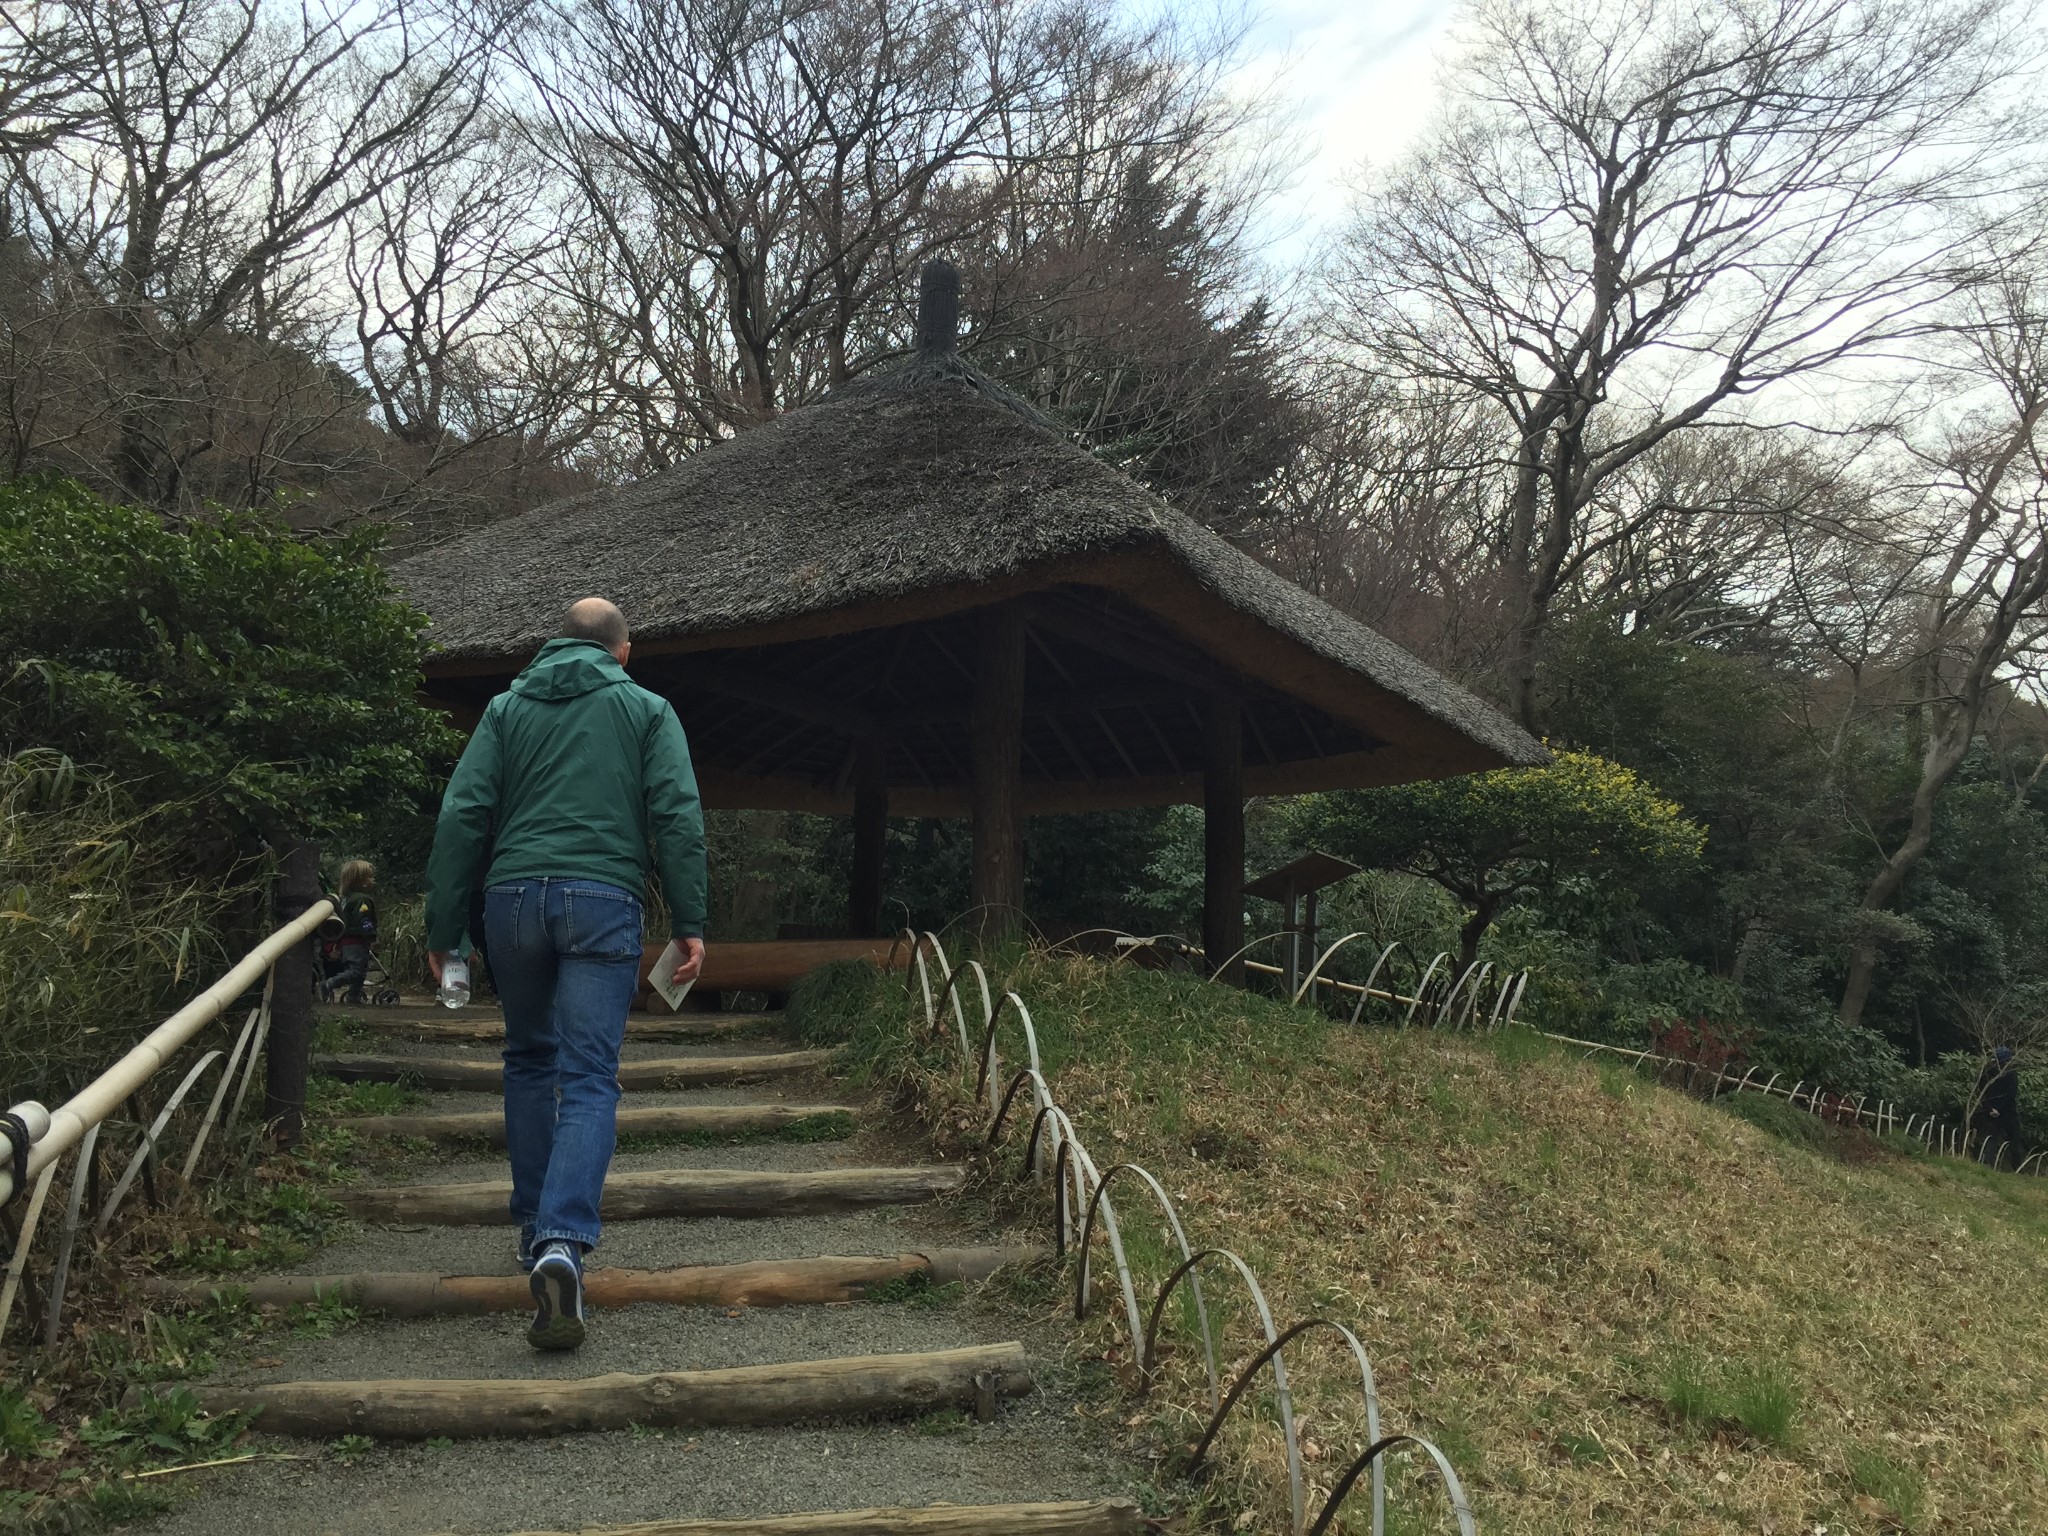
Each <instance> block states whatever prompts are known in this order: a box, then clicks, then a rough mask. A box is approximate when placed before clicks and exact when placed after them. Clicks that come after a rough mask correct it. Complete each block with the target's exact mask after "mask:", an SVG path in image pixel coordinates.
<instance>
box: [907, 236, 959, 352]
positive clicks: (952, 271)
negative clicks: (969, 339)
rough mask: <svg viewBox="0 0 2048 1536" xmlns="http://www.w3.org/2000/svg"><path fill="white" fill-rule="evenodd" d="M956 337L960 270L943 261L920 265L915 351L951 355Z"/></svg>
mask: <svg viewBox="0 0 2048 1536" xmlns="http://www.w3.org/2000/svg"><path fill="white" fill-rule="evenodd" d="M959 337H960V269H959V268H958V267H956V266H954V265H953V263H951V262H950V261H947V260H945V259H944V258H943V257H939V258H935V259H933V260H931V261H928V262H926V263H925V264H924V271H923V273H922V274H920V276H919V278H918V285H917V350H918V351H920V352H934V353H939V352H952V351H954V350H955V349H956V348H957V346H958V343H959Z"/></svg>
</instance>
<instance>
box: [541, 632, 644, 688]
mask: <svg viewBox="0 0 2048 1536" xmlns="http://www.w3.org/2000/svg"><path fill="white" fill-rule="evenodd" d="M629 681H631V679H629V678H628V677H627V676H626V669H625V668H624V667H622V666H620V665H619V664H618V662H617V661H616V660H615V659H613V657H612V653H611V652H610V651H608V650H606V649H605V648H604V647H603V646H601V645H599V644H598V643H597V642H596V641H595V640H550V641H549V642H548V643H547V644H546V645H544V646H542V647H541V648H540V654H539V655H537V656H535V657H534V658H533V660H532V661H530V662H528V663H527V666H526V670H525V671H524V672H521V673H520V674H519V675H518V676H517V677H515V678H514V679H512V691H513V692H514V693H517V694H523V695H525V697H527V698H529V699H573V698H577V697H579V696H581V695H583V694H586V693H595V692H596V691H597V690H598V689H600V688H610V687H613V686H615V685H617V684H619V683H624V682H629Z"/></svg>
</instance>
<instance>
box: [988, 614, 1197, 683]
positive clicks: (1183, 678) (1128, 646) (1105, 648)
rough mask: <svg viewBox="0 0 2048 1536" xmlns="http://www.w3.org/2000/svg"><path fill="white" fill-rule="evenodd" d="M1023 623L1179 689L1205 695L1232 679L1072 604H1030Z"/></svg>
mask: <svg viewBox="0 0 2048 1536" xmlns="http://www.w3.org/2000/svg"><path fill="white" fill-rule="evenodd" d="M1026 613H1027V615H1028V619H1027V622H1029V623H1030V624H1031V625H1032V626H1033V627H1034V628H1037V629H1042V630H1044V631H1045V632H1046V633H1047V634H1052V635H1058V636H1060V637H1061V638H1062V639H1065V640H1071V641H1073V642H1074V643H1075V644H1076V645H1082V646H1086V647H1087V648H1088V649H1090V650H1092V651H1100V652H1101V653H1102V654H1103V655H1105V656H1108V657H1111V658H1113V659H1115V660H1117V661H1120V662H1122V663H1123V664H1124V665H1125V666H1128V667H1135V668H1137V669H1138V670H1139V671H1140V672H1150V673H1152V674H1154V675H1155V676H1158V677H1164V678H1169V679H1171V680H1172V681H1174V682H1176V683H1179V684H1180V685H1181V686H1182V687H1183V688H1192V689H1195V690H1197V691H1198V692H1201V693H1204V694H1206V693H1207V692H1208V691H1209V690H1210V689H1212V688H1215V687H1216V686H1218V685H1219V684H1224V685H1228V684H1232V683H1234V682H1236V679H1235V677H1234V676H1233V675H1232V674H1231V673H1229V672H1227V671H1226V670H1225V669H1223V668H1221V667H1218V668H1216V669H1214V670H1208V669H1205V668H1203V667H1201V666H1200V665H1199V664H1196V663H1191V662H1189V661H1187V660H1185V659H1183V658H1182V657H1180V656H1177V655H1175V654H1173V652H1172V651H1170V650H1169V649H1168V648H1167V647H1166V646H1163V645H1158V644H1155V643H1154V642H1152V641H1150V640H1147V639H1143V638H1141V637H1139V636H1137V635H1135V634H1132V633H1130V632H1129V631H1127V630H1125V629H1124V628H1122V627H1121V626H1119V625H1116V624H1114V623H1112V622H1110V621H1108V620H1106V619H1104V618H1103V617H1101V616H1100V615H1097V614H1091V613H1088V612H1086V611H1085V610H1083V609H1081V608H1079V607H1078V606H1076V605H1074V604H1072V603H1048V602H1032V603H1028V604H1027V605H1026Z"/></svg>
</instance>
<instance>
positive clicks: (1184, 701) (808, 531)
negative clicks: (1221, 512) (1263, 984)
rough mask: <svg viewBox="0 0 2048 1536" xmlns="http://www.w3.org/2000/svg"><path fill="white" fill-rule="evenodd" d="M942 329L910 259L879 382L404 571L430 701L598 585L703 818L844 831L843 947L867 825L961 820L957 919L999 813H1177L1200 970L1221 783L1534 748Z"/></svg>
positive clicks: (995, 881) (1350, 775)
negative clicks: (1200, 874) (659, 705)
mask: <svg viewBox="0 0 2048 1536" xmlns="http://www.w3.org/2000/svg"><path fill="white" fill-rule="evenodd" d="M957 307H958V279H957V277H956V276H955V275H954V273H953V270H952V268H950V267H948V266H944V265H943V264H936V263H935V264H934V265H933V267H932V268H929V269H927V272H926V277H925V284H924V294H923V304H922V308H921V311H920V332H921V344H920V347H919V350H918V351H917V352H916V354H915V355H914V356H913V357H911V358H910V359H909V360H908V361H907V362H906V363H904V364H903V365H901V366H899V367H897V368H895V369H893V370H889V371H886V372H882V373H879V374H876V375H871V376H869V377H866V378H863V379H860V380H858V381H856V382H854V383H852V384H849V385H846V386H844V387H842V388H840V389H838V390H835V391H834V392H833V393H832V394H831V395H830V396H829V397H827V398H826V399H824V400H822V401H820V402H818V403H816V404H814V405H809V406H805V407H803V408H801V409H799V410H795V411H791V412H790V413H789V414H788V415H786V416H784V417H782V418H781V419H780V420H778V421H776V422H774V423H772V424H771V425H768V426H764V427H760V428H757V429H756V430H754V431H751V432H748V433H745V434H743V435H741V436H739V437H736V438H734V439H732V440H730V441H728V442H723V443H719V444H717V445H716V446H714V447H711V448H709V449H707V450H705V451H704V452H702V453H700V454H698V455H696V456H695V457H694V458H692V459H690V460H689V461H688V462H687V463H684V464H682V465H680V466H678V467H677V468H675V469H672V470H669V471H667V472H665V473H662V474H658V475H651V476H649V477H648V478H646V479H644V480H641V481H638V482H636V483H634V484H632V485H627V486H621V487H618V488H614V489H606V490H602V491H594V492H591V493H589V494H587V495H584V496H580V497H576V498H573V499H571V500H568V501H564V502H559V503H556V504H554V505H552V506H547V507H543V508H540V509H538V510H536V511H533V512H530V513H527V514H525V515H523V516H521V517H518V518H515V519H512V520H511V521H508V522H503V523H498V524H495V525H493V526H491V527H489V528H485V529H481V530H478V531H477V532H475V533H473V534H470V535H467V536H466V537H464V538H462V539H460V540H457V541H455V542H454V543H453V544H450V545H444V546H442V547H440V548H438V549H436V550H434V551H433V552H432V553H431V554H428V555H424V556H421V557H418V558H415V559H413V560H411V561H409V562H407V563H405V564H403V565H401V566H400V567H399V568H398V571H397V578H398V580H399V582H400V584H401V585H402V587H403V588H404V589H405V590H406V591H407V592H408V593H409V594H410V596H411V597H412V598H413V599H414V600H415V601H416V602H418V603H419V604H420V605H421V606H422V607H423V608H424V609H425V610H426V612H427V613H428V614H429V615H430V616H431V618H432V620H433V628H432V631H431V638H432V640H433V641H434V642H435V643H436V644H437V645H438V646H439V647H440V649H439V651H438V653H437V654H436V655H435V656H434V658H433V659H432V660H431V661H430V662H429V664H428V689H429V691H430V693H431V694H432V695H433V696H434V697H436V698H437V699H439V700H441V701H443V702H444V703H446V704H447V705H449V706H450V707H451V708H452V709H453V710H454V711H455V712H456V713H457V715H458V718H460V717H464V716H473V714H474V713H475V712H477V711H480V710H481V708H482V706H483V705H484V703H485V702H487V701H488V700H489V698H490V697H491V696H492V695H493V694H495V693H496V692H498V690H500V689H501V688H503V687H504V686H505V685H506V684H507V683H508V682H509V681H510V680H511V678H512V677H513V675H514V674H515V673H516V672H517V671H518V670H519V668H520V667H521V666H523V665H524V664H525V662H526V660H527V659H528V658H529V657H530V656H531V655H532V654H533V652H534V651H535V650H536V649H537V648H538V647H539V646H540V645H541V644H542V643H543V642H544V641H545V640H547V639H548V638H549V637H550V636H551V635H552V634H553V633H554V630H555V627H556V625H557V623H558V622H559V619H560V615H561V613H562V610H563V609H564V608H566V607H567V605H568V604H569V603H570V602H571V601H573V600H574V599H576V598H578V597H582V596H585V595H588V594H591V593H598V594H602V595H603V596H606V597H609V598H611V599H612V600H613V601H615V602H617V603H618V604H619V605H620V607H622V608H623V609H624V610H625V612H626V615H627V617H628V619H629V620H630V621H631V623H632V625H633V662H632V671H633V673H634V675H635V677H636V678H638V679H639V680H640V681H641V682H642V683H644V684H645V685H646V686H648V687H650V688H653V689H655V690H656V691H658V692H660V693H662V694H664V695H666V696H667V697H668V698H669V699H671V700H672V701H673V702H674V704H675V707H676V710H677V713H678V714H679V715H680V716H681V717H682V721H683V724H684V726H685V728H686V729H687V731H688V732H689V736H690V742H691V748H692V752H693V755H694V756H695V758H696V761H697V765H698V771H699V774H700V776H701V779H702V784H703V789H704V793H705V798H706V801H707V803H709V804H711V805H724V806H734V807H754V808H764V809H766V808H782V809H796V810H809V811H826V812H848V811H852V812H854V813H855V814H856V816H857V817H858V820H859V824H860V833H861V835H860V836H859V837H858V838H857V843H858V844H859V846H860V849H861V850H862V851H861V852H859V853H857V856H856V863H857V865H860V866H861V867H860V868H858V869H857V870H856V876H855V878H856V891H855V895H854V913H855V923H856V926H864V925H866V924H868V923H871V922H872V921H873V920H874V917H875V915H876V909H877V908H878V906H879V893H880V862H879V861H880V848H881V831H882V827H883V824H884V818H885V817H886V815H887V814H889V813H890V812H892V811H893V812H895V813H896V814H904V815H959V814H967V813H971V814H972V815H973V816H974V819H975V841H976V861H975V873H976V882H975V884H976V899H977V901H982V902H987V903H990V904H992V905H995V906H999V907H1000V906H1005V905H1014V904H1015V903H1016V901H1017V900H1018V898H1019V895H1020V893H1021V871H1020V870H1019V868H1018V863H1017V826H1016V824H1017V818H1018V816H1020V815H1023V814H1029V813H1031V812H1035V811H1055V810H1077V809H1087V808H1097V807H1111V806H1135V805H1152V804H1161V803H1167V802H1174V801H1185V802H1192V803H1197V804H1204V805H1206V806H1207V808H1208V810H1209V812H1210V822H1211V838H1210V842H1211V848H1210V854H1211V865H1212V880H1211V885H1212V895H1211V903H1210V904H1211V908H1212V912H1211V923H1210V925H1209V932H1208V934H1207V939H1208V942H1209V944H1210V945H1211V947H1212V953H1213V952H1215V951H1214V946H1216V945H1217V944H1219V943H1221V944H1223V945H1224V948H1223V953H1228V952H1229V951H1230V950H1231V949H1234V948H1235V947H1236V943H1235V942H1233V941H1232V939H1233V935H1234V934H1235V933H1236V932H1237V930H1238V928H1239V927H1240V926H1241V919H1238V918H1236V917H1234V916H1233V915H1232V914H1236V913H1237V912H1238V910H1239V906H1240V901H1241V897H1240V886H1241V882H1242V879H1243V851H1242V841H1243V832H1242V798H1243V796H1244V795H1246V794H1284V793H1292V792H1298V791H1304V790H1312V789H1328V788H1337V787H1345V786H1365V785H1374V784H1389V783H1397V782H1401V781H1405V780H1411V779H1418V778H1434V777H1442V776H1445V775H1450V774H1457V773H1466V772H1471V771H1473V770H1477V769H1485V768H1494V767H1499V766H1501V765H1504V764H1510V763H1534V762H1539V761H1542V760H1543V758H1544V755H1545V754H1544V752H1543V749H1542V748H1541V747H1540V746H1539V745H1538V744H1537V743H1536V742H1535V741H1533V740H1531V739H1530V738H1529V737H1528V736H1527V735H1525V734H1524V733H1523V732H1521V731H1520V730H1518V729H1517V728H1516V727H1515V726H1514V725H1512V724H1511V723H1510V722H1509V721H1508V720H1507V719H1505V718H1504V717H1503V716H1501V715H1500V714H1499V713H1497V712H1496V711H1495V710H1493V709H1492V708H1490V707H1489V706H1487V705H1486V704H1484V703H1482V702H1481V701H1480V700H1478V699H1477V698H1475V697H1473V696H1472V695H1471V694H1469V693H1467V692H1466V691H1465V690H1464V689H1462V688H1459V687H1458V686H1456V685H1455V684H1453V683H1451V682H1449V681H1448V680H1446V679H1445V678H1443V677H1441V676H1439V675H1438V674H1437V673H1435V672H1433V671H1432V670H1431V669H1430V668H1428V667H1426V666H1424V665H1423V664H1422V663H1421V662H1419V661H1417V660H1416V659H1415V658H1414V657H1413V656H1411V655H1409V654H1408V653H1407V652H1406V651H1403V650H1402V649H1401V648H1400V647H1398V646H1396V645H1393V644H1392V643H1390V642H1389V641H1387V640H1385V639H1383V638H1382V637H1381V636H1379V635H1377V634H1375V633H1374V632H1373V631H1372V630H1370V629H1368V628H1366V627H1365V626H1364V625H1362V624H1359V623H1357V622H1355V621H1354V620H1352V619H1349V618H1346V617H1345V616H1344V615H1342V614H1340V613H1338V612H1336V611H1335V610H1334V609H1332V608H1330V607H1328V606H1327V605H1325V604H1324V603H1322V602H1320V601H1318V600H1317V599H1315V598H1313V597H1311V596H1309V595H1308V594H1307V593H1305V592H1303V591H1302V590H1301V589H1300V588H1298V587H1296V586H1294V585H1293V584H1291V583H1290V582H1288V581H1286V580H1285V579H1283V578H1282V577H1280V576H1278V575H1276V574H1275V573H1273V572H1272V571H1270V570H1268V569H1266V568H1265V567H1264V566H1261V565H1260V564H1258V563H1257V562H1256V561H1254V560H1252V559H1250V558H1248V557H1247V556H1245V555H1243V554H1242V553H1240V552H1239V551H1237V550H1236V549H1234V548H1233V547H1232V546H1231V545H1229V544H1228V543H1226V542H1225V541H1224V540H1222V539H1221V538H1219V537H1217V536H1216V535H1215V534H1214V533H1211V532H1210V531H1209V530H1207V529H1206V528H1203V527H1202V526H1200V525H1199V524H1197V523H1195V522H1194V521H1192V520H1191V519H1189V518H1187V517H1185V516H1183V515H1182V514H1180V513H1179V512H1176V511H1174V510H1173V509H1172V508H1170V507H1168V506H1167V505H1166V504H1165V503H1163V502H1162V501H1160V500H1159V499H1158V498H1157V497H1156V496H1154V495H1153V494H1152V493H1151V492H1149V491H1147V490H1146V489H1144V487H1142V486H1140V485H1139V484H1137V483H1136V482H1135V481H1133V480H1131V479H1130V478H1128V477H1127V476H1125V475H1123V474H1121V473H1119V472H1118V471H1116V470H1114V469H1112V468H1110V467H1108V466H1106V465H1104V464H1103V463H1102V462H1101V461H1099V460H1098V459H1096V458H1094V457H1093V456H1092V455H1090V454H1089V453H1087V452H1086V451H1084V450H1083V449H1081V448H1078V447H1076V446H1075V445H1074V444H1072V443H1071V442H1069V441H1068V440H1067V439H1066V438H1065V437H1063V436H1062V435H1061V434H1060V433H1059V432H1058V431H1056V430H1055V429H1054V428H1053V427H1052V426H1051V425H1050V424H1048V423H1047V422H1045V421H1044V420H1043V419H1042V418H1041V417H1039V416H1038V415H1037V413H1036V412H1034V411H1033V410H1032V409H1031V408H1030V407H1029V406H1028V405H1026V404H1024V403H1023V402H1022V401H1020V400H1018V399H1016V398H1015V397H1014V396H1012V395H1010V394H1008V393H1007V392H1006V391H1004V390H1003V389H1001V388H1000V387H999V386H997V385H995V384H993V383H991V382H990V381H989V380H988V379H987V378H985V377H984V376H982V375H981V374H980V373H979V372H977V371H976V370H975V369H974V368H973V367H972V366H970V365H969V364H967V363H966V362H965V361H963V360H962V359H961V358H960V356H959V355H958V353H957V351H956V349H955V346H954V329H955V322H956V316H957ZM1233 828H1234V829H1235V830H1234V831H1233ZM1233 850H1234V851H1233ZM1219 958H1220V956H1219Z"/></svg>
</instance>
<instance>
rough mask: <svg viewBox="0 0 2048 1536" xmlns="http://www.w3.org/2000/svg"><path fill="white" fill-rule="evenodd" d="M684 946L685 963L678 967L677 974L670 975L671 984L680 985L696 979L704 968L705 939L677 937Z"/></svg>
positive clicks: (678, 941)
mask: <svg viewBox="0 0 2048 1536" xmlns="http://www.w3.org/2000/svg"><path fill="white" fill-rule="evenodd" d="M676 942H677V943H678V944H680V945H682V946H683V963H682V964H681V965H679V966H677V967H676V973H675V975H673V976H671V977H669V985H670V986H675V987H680V986H681V985H682V984H683V983H684V982H686V981H695V980H696V979H697V977H698V975H699V974H700V973H702V971H703V969H704V941H703V940H702V939H677V940H676Z"/></svg>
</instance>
